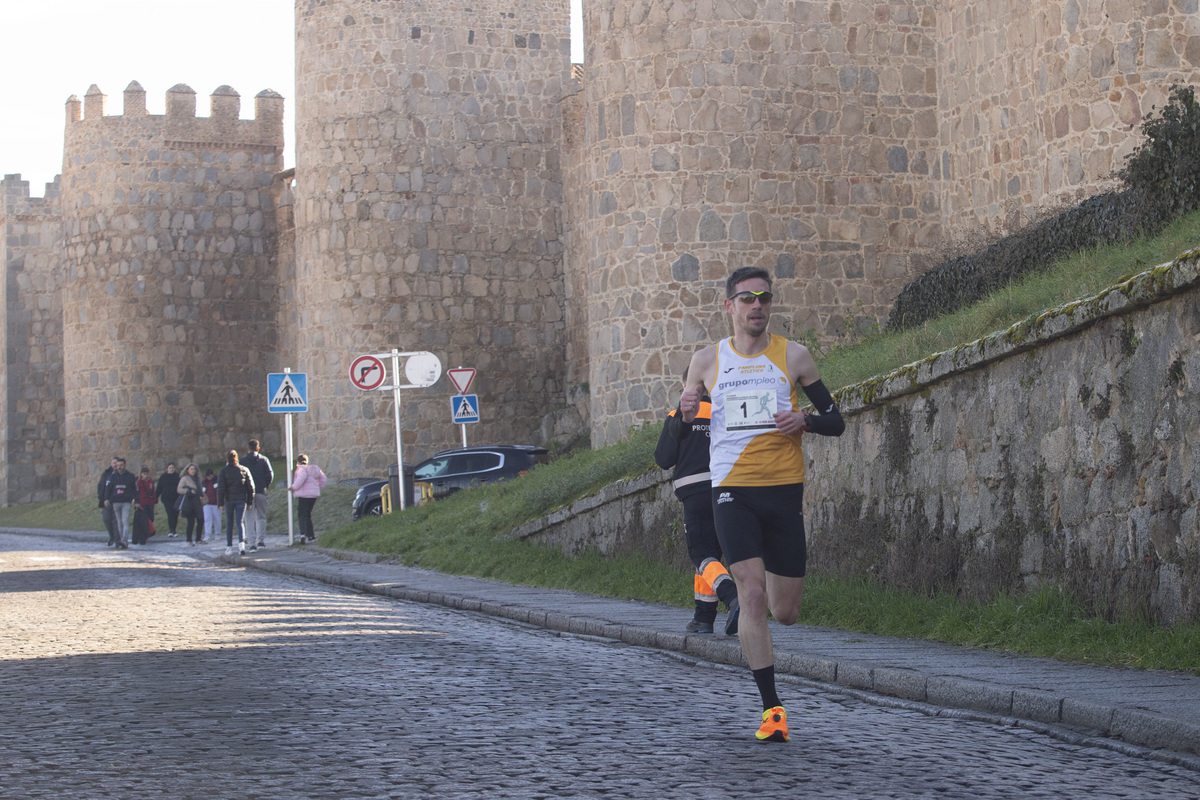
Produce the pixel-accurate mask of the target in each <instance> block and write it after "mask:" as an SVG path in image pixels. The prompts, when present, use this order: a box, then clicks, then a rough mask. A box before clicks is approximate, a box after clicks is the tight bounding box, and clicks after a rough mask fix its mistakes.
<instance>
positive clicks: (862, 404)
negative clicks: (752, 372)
mask: <svg viewBox="0 0 1200 800" xmlns="http://www.w3.org/2000/svg"><path fill="white" fill-rule="evenodd" d="M1198 284H1200V248H1196V249H1194V250H1189V251H1187V252H1184V253H1182V254H1180V255H1179V256H1178V257H1176V258H1175V260H1174V261H1170V262H1166V263H1163V264H1159V265H1158V266H1156V267H1152V268H1150V269H1148V270H1146V271H1145V272H1140V273H1138V274H1137V275H1134V276H1132V277H1129V278H1126V279H1125V280H1123V281H1120V282H1119V283H1116V284H1114V285H1113V286H1110V287H1108V288H1107V289H1104V290H1103V291H1101V292H1098V293H1096V294H1094V295H1091V296H1089V297H1085V298H1082V299H1080V300H1074V301H1072V302H1070V303H1066V304H1065V305H1061V306H1057V307H1055V308H1051V309H1048V310H1046V311H1043V312H1041V313H1039V314H1035V315H1033V316H1030V317H1026V318H1025V319H1023V320H1021V321H1020V322H1017V323H1015V324H1013V325H1011V326H1009V327H1008V328H1006V329H1005V330H1002V331H997V332H995V333H992V334H989V335H987V336H984V337H982V338H979V339H976V340H975V341H973V342H967V343H966V344H962V345H959V346H957V347H952V348H950V349H949V350H945V351H943V352H940V353H934V354H933V355H930V356H927V357H926V358H923V359H921V360H920V361H914V362H912V363H910V364H906V365H904V366H903V367H899V368H897V369H894V370H892V371H891V372H887V373H885V374H883V375H880V376H877V377H874V378H868V379H867V380H865V381H862V382H860V383H856V384H854V385H852V386H846V387H843V388H841V389H838V390H837V391H835V392H833V393H832V394H833V396H834V398H835V399H836V400H837V402H838V407H839V409H840V410H841V412H842V414H845V415H850V414H858V413H861V412H863V411H866V410H868V409H871V408H876V407H878V406H881V405H883V404H884V403H885V402H887V401H889V400H894V399H896V398H898V397H903V396H905V395H909V394H914V393H916V392H920V391H922V390H924V389H925V388H926V387H928V386H931V385H933V384H935V383H938V382H940V381H943V380H945V379H947V378H950V377H953V376H955V375H961V374H963V373H965V372H970V371H972V370H976V369H980V368H982V367H984V366H987V365H988V364H991V363H993V362H996V361H1000V360H1001V359H1004V358H1008V357H1010V356H1014V355H1018V354H1020V353H1023V352H1026V351H1028V350H1032V349H1034V348H1037V347H1042V346H1044V345H1046V344H1048V343H1049V342H1052V341H1054V340H1055V339H1061V338H1063V337H1065V336H1068V335H1070V334H1072V333H1075V332H1077V331H1079V330H1082V329H1083V328H1086V327H1088V326H1090V325H1094V324H1095V323H1097V322H1099V321H1100V320H1102V319H1105V318H1107V317H1112V316H1117V315H1120V314H1127V313H1129V312H1131V311H1135V310H1137V309H1139V308H1144V307H1146V306H1149V305H1153V304H1154V303H1158V302H1161V301H1163V300H1167V299H1169V298H1170V297H1172V296H1174V295H1176V294H1179V293H1181V292H1184V291H1187V290H1188V289H1191V288H1193V287H1195V286H1197V285H1198Z"/></svg>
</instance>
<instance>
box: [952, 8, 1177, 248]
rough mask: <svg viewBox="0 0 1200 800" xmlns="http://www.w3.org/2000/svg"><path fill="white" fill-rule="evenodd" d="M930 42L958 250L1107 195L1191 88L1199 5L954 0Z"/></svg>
mask: <svg viewBox="0 0 1200 800" xmlns="http://www.w3.org/2000/svg"><path fill="white" fill-rule="evenodd" d="M936 42H937V55H938V80H937V83H938V113H939V115H940V117H941V123H940V125H941V136H942V141H943V142H944V144H945V151H944V154H943V159H944V169H943V173H944V175H945V177H946V179H947V180H946V181H945V182H944V183H943V184H942V185H943V187H944V194H943V198H942V207H943V210H944V213H945V217H946V225H947V227H948V228H949V229H950V231H951V232H952V234H953V238H955V239H967V240H972V241H978V240H979V239H980V238H981V237H982V235H983V234H984V233H987V232H1002V231H1003V232H1007V231H1010V230H1012V229H1015V228H1017V227H1020V226H1021V225H1023V224H1025V223H1026V222H1028V221H1030V220H1032V219H1036V218H1037V217H1039V216H1041V215H1043V214H1044V213H1045V212H1046V211H1047V210H1049V209H1053V208H1057V207H1060V206H1063V205H1071V204H1073V203H1076V202H1078V201H1079V200H1081V199H1083V198H1085V197H1090V196H1092V195H1095V194H1099V193H1100V192H1103V191H1107V190H1108V189H1109V188H1111V187H1112V186H1113V180H1112V175H1113V173H1114V172H1115V171H1116V170H1118V169H1120V168H1121V167H1122V166H1123V165H1124V162H1125V156H1127V155H1128V154H1129V153H1131V152H1132V151H1133V149H1134V147H1135V146H1136V145H1137V144H1138V143H1139V142H1140V141H1141V134H1140V130H1139V126H1140V124H1141V122H1142V120H1143V118H1144V117H1146V116H1147V115H1148V114H1150V112H1151V109H1152V108H1154V107H1156V106H1157V107H1159V108H1161V107H1162V105H1163V102H1164V101H1165V100H1166V97H1167V94H1168V92H1169V88H1170V86H1171V84H1172V83H1184V84H1195V83H1197V82H1198V81H1200V26H1198V25H1197V4H1196V2H1195V0H1066V1H1065V2H1058V1H1057V0H1055V1H1053V2H1041V3H1035V4H1032V5H1031V4H1029V3H1025V2H1019V0H997V1H995V2H988V3H978V2H972V1H971V0H951V1H950V2H947V3H944V4H943V5H942V7H941V8H940V9H939V11H938V14H937V36H936Z"/></svg>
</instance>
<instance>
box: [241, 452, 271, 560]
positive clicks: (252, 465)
mask: <svg viewBox="0 0 1200 800" xmlns="http://www.w3.org/2000/svg"><path fill="white" fill-rule="evenodd" d="M242 466H243V467H245V468H246V469H248V470H250V475H251V477H253V478H254V508H253V509H251V513H249V514H247V515H246V532H247V536H246V539H247V540H248V541H249V543H250V551H251V552H254V551H255V550H257V549H259V548H260V547H266V546H267V492H269V491H270V490H271V483H272V482H273V481H274V480H275V471H274V470H272V469H271V461H270V459H268V458H267V457H266V456H264V455H263V454H262V453H260V452H259V450H258V439H251V440H250V449H249V450H247V451H246V455H244V456H242Z"/></svg>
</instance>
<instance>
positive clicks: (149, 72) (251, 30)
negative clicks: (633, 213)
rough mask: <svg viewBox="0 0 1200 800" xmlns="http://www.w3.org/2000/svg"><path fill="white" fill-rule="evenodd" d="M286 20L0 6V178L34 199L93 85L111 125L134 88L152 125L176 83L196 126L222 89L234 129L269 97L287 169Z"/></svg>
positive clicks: (241, 4) (85, 4)
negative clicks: (190, 100) (191, 103)
mask: <svg viewBox="0 0 1200 800" xmlns="http://www.w3.org/2000/svg"><path fill="white" fill-rule="evenodd" d="M579 2H580V0H572V17H573V18H574V19H575V20H577V19H578V16H579ZM294 8H295V0H203V2H198V3H182V2H178V0H103V2H101V1H100V0H0V42H2V44H0V175H10V174H13V173H20V175H21V177H22V178H23V179H24V180H27V181H29V184H30V186H29V191H30V195H31V196H33V197H42V196H43V195H44V193H45V184H46V183H48V182H50V181H52V180H53V179H54V176H55V175H57V174H58V173H59V172H61V171H62V147H63V128H64V122H65V119H66V116H65V115H66V102H67V98H68V97H70V96H71V95H77V96H78V97H79V99H80V101H82V100H83V96H84V95H85V94H87V91H88V88H89V87H90V86H91V85H92V84H96V85H97V86H98V87H100V91H102V92H104V94H105V95H106V96H107V97H106V100H105V107H104V113H105V114H120V113H122V107H123V102H124V101H123V95H124V92H125V87H126V86H128V85H129V82H130V81H134V80H136V81H137V82H138V83H140V84H141V85H142V88H143V89H145V90H146V107H147V111H148V112H149V113H151V114H162V113H164V111H165V108H166V93H167V89H169V88H171V87H172V86H174V85H175V84H177V83H185V84H187V85H188V86H190V87H191V88H192V89H193V90H195V92H196V114H197V116H201V117H206V116H208V115H209V99H208V98H209V95H211V94H212V92H213V90H214V89H216V88H217V87H218V86H221V85H224V84H228V85H229V86H232V87H233V88H234V89H235V90H237V92H238V94H240V95H241V98H242V107H241V115H242V117H243V118H253V116H254V96H255V95H256V94H258V93H259V92H260V91H262V90H263V89H273V90H275V91H276V92H279V93H280V94H281V95H283V97H284V108H285V116H284V123H283V124H284V137H285V139H286V151H285V153H284V163H285V166H288V167H291V166H295V163H296V162H295V156H294V149H295V145H294V139H295V119H294V116H293V110H294V108H295V102H294V100H295V70H294V64H295V60H294V53H293V51H294V47H295V45H294V41H295V36H294V30H295V21H294V18H295V14H294ZM177 9H187V13H186V14H184V13H183V12H182V11H180V10H177ZM576 26H578V22H576ZM575 29H576V30H578V27H576V28H575ZM580 38H581V37H579V36H573V37H572V39H573V44H576V46H578V42H579V41H580ZM573 57H574V60H576V61H581V60H582V53H576V54H574V56H573Z"/></svg>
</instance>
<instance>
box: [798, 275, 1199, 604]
mask: <svg viewBox="0 0 1200 800" xmlns="http://www.w3.org/2000/svg"><path fill="white" fill-rule="evenodd" d="M1198 264H1200V253H1192V254H1189V255H1188V256H1186V257H1185V258H1183V259H1181V260H1180V261H1179V262H1177V263H1176V264H1175V265H1171V266H1165V267H1162V268H1158V269H1155V270H1152V271H1150V272H1147V273H1144V274H1143V275H1141V276H1139V277H1138V278H1135V279H1133V280H1131V281H1128V282H1126V283H1125V284H1122V285H1120V286H1118V287H1116V288H1115V289H1113V290H1111V291H1108V292H1105V293H1103V294H1102V295H1098V296H1097V297H1095V298H1093V299H1091V300H1089V301H1085V302H1080V303H1073V304H1071V305H1069V306H1066V307H1064V308H1062V309H1058V310H1055V311H1052V312H1048V313H1046V314H1043V315H1041V316H1040V317H1038V318H1037V320H1036V322H1035V323H1033V324H1023V325H1018V326H1014V328H1013V329H1010V330H1009V331H1005V332H1002V333H1000V334H997V335H995V336H992V337H989V338H988V339H984V340H981V341H979V342H976V343H973V344H971V345H968V346H965V347H962V348H959V349H957V350H954V351H950V352H948V353H944V354H941V355H938V356H936V357H931V358H929V359H926V360H925V361H923V362H918V363H917V364H914V365H911V366H910V367H906V368H905V369H903V370H899V371H897V372H896V373H893V374H892V375H891V376H887V377H885V378H883V379H880V380H878V381H873V382H871V383H869V384H864V385H859V386H857V387H853V388H851V389H850V390H848V391H845V392H841V393H839V394H840V395H841V401H842V408H843V410H844V412H845V413H847V415H848V426H847V431H846V434H845V435H844V436H842V437H841V438H840V439H836V440H831V439H821V438H820V437H812V438H811V439H809V440H807V444H808V447H807V454H808V456H809V458H810V460H811V461H812V464H813V468H812V469H811V472H810V478H809V483H808V487H807V495H806V498H805V500H806V518H807V522H808V526H809V529H810V531H811V547H810V552H811V553H812V561H813V569H814V570H817V571H822V572H829V573H834V574H838V575H842V576H846V577H850V576H864V575H867V576H871V577H873V578H875V579H876V580H879V581H881V582H883V583H886V584H888V585H892V586H897V587H903V588H907V589H913V590H917V591H943V592H950V593H954V594H958V595H960V596H967V597H973V598H978V599H987V598H990V597H991V596H992V595H994V594H997V593H1004V592H1009V591H1012V590H1015V589H1019V588H1025V587H1029V586H1032V585H1035V584H1038V583H1040V582H1043V581H1053V582H1055V583H1057V584H1059V585H1062V586H1065V587H1067V588H1069V589H1071V590H1072V591H1073V592H1075V593H1076V595H1077V596H1079V597H1080V598H1082V599H1083V600H1084V601H1086V602H1087V603H1088V604H1089V605H1091V606H1092V607H1093V608H1095V609H1096V610H1097V611H1099V612H1100V613H1102V614H1104V615H1106V616H1109V617H1113V616H1117V615H1120V614H1121V613H1124V612H1130V611H1132V612H1136V613H1141V614H1145V615H1146V616H1147V617H1149V618H1152V619H1156V620H1158V621H1161V622H1164V623H1168V624H1170V623H1173V622H1176V621H1184V620H1186V621H1194V620H1196V619H1200V591H1198V590H1197V587H1198V586H1200V583H1198V582H1197V578H1198V577H1200V516H1198V513H1197V512H1198V508H1197V499H1198V491H1197V488H1198V487H1197V484H1196V479H1197V477H1198V476H1200V425H1198V424H1197V420H1200V395H1198V394H1197V393H1196V391H1195V386H1194V383H1195V380H1196V376H1198V375H1200V354H1198V353H1197V350H1196V341H1198V340H1200V306H1198V305H1197V300H1200V280H1198V277H1197V265H1198Z"/></svg>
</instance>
